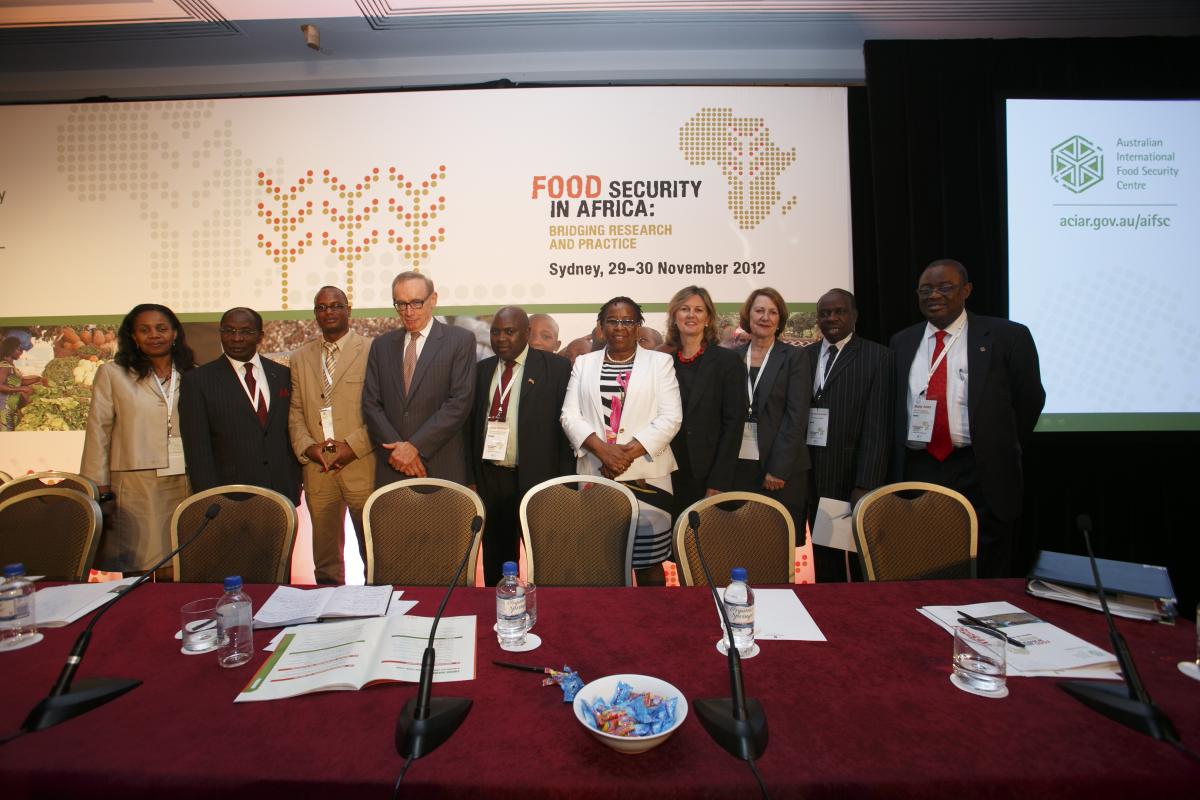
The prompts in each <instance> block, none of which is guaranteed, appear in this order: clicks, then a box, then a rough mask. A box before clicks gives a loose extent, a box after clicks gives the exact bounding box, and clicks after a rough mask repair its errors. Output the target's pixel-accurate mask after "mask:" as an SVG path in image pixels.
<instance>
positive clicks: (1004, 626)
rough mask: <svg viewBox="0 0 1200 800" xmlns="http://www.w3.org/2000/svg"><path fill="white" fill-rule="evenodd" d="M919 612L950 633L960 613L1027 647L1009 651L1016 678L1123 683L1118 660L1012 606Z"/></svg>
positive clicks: (980, 605) (1011, 670)
mask: <svg viewBox="0 0 1200 800" xmlns="http://www.w3.org/2000/svg"><path fill="white" fill-rule="evenodd" d="M917 611H918V612H920V613H921V614H923V615H925V616H926V617H928V618H929V619H931V620H933V621H934V622H936V623H937V624H938V625H940V626H941V627H942V629H943V630H945V631H946V632H948V633H950V632H952V631H953V629H954V626H956V625H962V624H964V623H961V622H959V621H958V620H959V612H960V611H962V612H965V613H967V614H969V615H971V616H972V617H975V618H976V619H978V620H980V621H982V622H984V623H985V624H987V625H989V626H991V627H993V628H996V629H997V630H999V631H1001V632H1003V633H1005V634H1006V635H1008V636H1009V637H1011V638H1013V639H1016V640H1017V641H1019V642H1021V644H1023V645H1025V646H1024V647H1023V648H1022V647H1014V646H1013V645H1011V644H1010V645H1009V646H1008V648H1007V656H1008V657H1007V662H1008V674H1009V676H1014V677H1025V678H1033V677H1073V678H1096V679H1102V680H1120V678H1121V673H1120V672H1119V671H1118V668H1117V659H1116V657H1115V656H1113V655H1112V654H1111V653H1108V652H1106V651H1104V650H1101V649H1100V648H1099V647H1096V646H1095V645H1093V644H1090V643H1089V642H1086V641H1084V640H1083V639H1080V638H1079V637H1078V636H1075V635H1074V634H1070V633H1067V632H1066V631H1064V630H1063V629H1062V628H1059V627H1056V626H1054V625H1051V624H1050V623H1048V622H1043V621H1042V620H1040V619H1038V618H1037V617H1035V616H1033V615H1032V614H1030V613H1029V612H1027V611H1022V610H1021V609H1019V608H1017V607H1016V606H1014V605H1013V604H1012V603H1004V602H1000V603H973V604H971V605H960V606H923V607H921V608H918V609H917Z"/></svg>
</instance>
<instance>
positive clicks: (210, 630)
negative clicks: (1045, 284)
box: [179, 597, 220, 653]
mask: <svg viewBox="0 0 1200 800" xmlns="http://www.w3.org/2000/svg"><path fill="white" fill-rule="evenodd" d="M219 600H220V598H217V597H205V598H204V599H203V600H193V601H192V602H190V603H187V604H185V605H184V606H183V608H182V609H180V612H179V613H180V623H181V624H180V630H181V631H182V632H183V650H184V652H186V653H207V652H208V651H209V650H215V649H216V647H217V602H218V601H219Z"/></svg>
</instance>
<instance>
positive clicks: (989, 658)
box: [954, 625, 1006, 694]
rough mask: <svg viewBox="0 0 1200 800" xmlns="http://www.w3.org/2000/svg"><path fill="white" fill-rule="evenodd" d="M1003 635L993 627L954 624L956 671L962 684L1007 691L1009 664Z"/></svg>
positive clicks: (989, 691)
mask: <svg viewBox="0 0 1200 800" xmlns="http://www.w3.org/2000/svg"><path fill="white" fill-rule="evenodd" d="M1005 647H1006V643H1005V641H1004V637H1003V636H1002V635H1001V634H1000V633H999V632H998V631H995V630H992V629H991V628H985V627H982V626H979V625H959V626H956V627H955V628H954V675H955V677H957V678H958V680H959V681H961V682H962V685H964V686H967V687H969V688H970V689H972V690H973V691H976V692H982V693H984V694H996V693H999V692H1002V691H1004V676H1005V668H1006V651H1005Z"/></svg>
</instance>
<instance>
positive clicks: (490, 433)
mask: <svg viewBox="0 0 1200 800" xmlns="http://www.w3.org/2000/svg"><path fill="white" fill-rule="evenodd" d="M507 452H508V423H507V422H501V421H499V420H494V419H489V420H488V424H487V430H486V431H484V433H483V460H484V461H503V460H504V455H505V454H506V453H507Z"/></svg>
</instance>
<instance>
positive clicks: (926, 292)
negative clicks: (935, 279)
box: [917, 283, 962, 297]
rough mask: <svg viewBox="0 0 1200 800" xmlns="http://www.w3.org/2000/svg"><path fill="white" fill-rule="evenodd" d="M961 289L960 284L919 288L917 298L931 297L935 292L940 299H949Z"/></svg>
mask: <svg viewBox="0 0 1200 800" xmlns="http://www.w3.org/2000/svg"><path fill="white" fill-rule="evenodd" d="M960 288H962V285H961V284H957V283H943V284H940V285H938V286H921V287H918V289H917V297H932V296H933V293H934V292H937V293H938V294H940V295H941V296H942V297H949V296H950V295H952V294H954V293H955V292H957V291H958V290H959V289H960Z"/></svg>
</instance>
